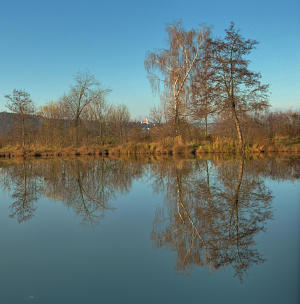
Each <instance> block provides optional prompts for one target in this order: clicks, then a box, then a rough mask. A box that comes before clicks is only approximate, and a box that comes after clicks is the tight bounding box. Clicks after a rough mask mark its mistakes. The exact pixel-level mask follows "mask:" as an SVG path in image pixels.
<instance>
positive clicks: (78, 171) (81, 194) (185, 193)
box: [0, 158, 300, 280]
mask: <svg viewBox="0 0 300 304" xmlns="http://www.w3.org/2000/svg"><path fill="white" fill-rule="evenodd" d="M146 173H150V175H147V177H148V180H147V182H149V183H150V184H151V185H152V187H153V190H154V191H156V192H160V193H163V195H164V197H165V199H164V203H163V204H162V205H161V206H158V207H157V208H156V211H155V216H154V220H153V230H152V233H151V240H152V242H153V244H154V247H156V248H162V247H165V248H168V249H170V250H173V251H175V252H176V254H177V262H176V269H177V270H178V271H179V272H183V273H189V271H190V270H191V268H192V267H194V266H207V267H209V268H210V269H218V268H220V267H225V266H230V267H232V268H233V269H234V273H235V275H236V276H237V277H238V278H239V279H240V280H242V279H243V276H244V274H245V273H246V272H247V270H248V269H249V267H250V266H251V265H254V264H259V263H262V262H263V261H264V258H263V257H262V255H261V254H260V253H259V252H258V250H257V246H256V244H255V238H256V236H257V235H258V234H259V233H261V232H262V231H263V230H264V229H265V226H266V223H267V222H268V221H269V220H271V219H272V205H271V202H272V198H273V197H272V193H271V192H270V190H269V189H268V188H267V187H266V185H265V178H271V179H276V180H278V179H291V180H295V179H299V178H300V162H299V160H294V159H283V160H278V159H277V160H275V159H261V160H250V161H249V160H247V161H245V160H243V159H237V160H219V159H212V160H205V159H202V160H201V159H197V160H174V159H164V160H155V159H151V160H148V161H147V162H145V161H121V160H111V159H90V160H87V159H81V158H80V159H72V160H58V159H56V160H40V161H37V160H22V161H19V162H18V161H12V162H8V161H2V162H0V185H1V187H2V189H4V190H6V191H8V192H9V193H10V195H11V199H12V202H11V203H10V207H9V208H10V216H11V217H12V218H15V219H16V220H17V221H18V222H19V223H22V222H24V221H27V220H29V219H31V218H32V217H33V216H34V214H35V212H36V210H37V208H38V206H37V204H38V199H39V198H40V197H47V198H50V199H52V200H55V201H60V202H62V203H63V204H65V206H67V207H68V208H70V209H72V210H73V211H74V213H75V214H76V215H77V216H79V217H80V218H81V219H82V222H83V223H89V224H93V225H97V224H99V223H100V221H101V219H103V217H104V216H105V214H106V212H107V211H108V210H112V209H113V207H112V205H111V202H112V201H113V200H114V198H115V197H116V195H117V194H119V193H123V194H124V193H127V192H129V191H130V190H131V187H132V183H133V181H134V180H136V179H138V178H141V177H143V176H146ZM145 182H146V181H145Z"/></svg>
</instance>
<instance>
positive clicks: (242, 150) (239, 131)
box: [231, 105, 244, 153]
mask: <svg viewBox="0 0 300 304" xmlns="http://www.w3.org/2000/svg"><path fill="white" fill-rule="evenodd" d="M231 112H232V116H233V119H234V123H235V127H236V132H237V135H238V139H239V145H240V149H241V152H242V153H244V140H243V134H242V129H241V126H240V122H239V119H238V116H237V113H236V110H235V106H234V105H232V107H231Z"/></svg>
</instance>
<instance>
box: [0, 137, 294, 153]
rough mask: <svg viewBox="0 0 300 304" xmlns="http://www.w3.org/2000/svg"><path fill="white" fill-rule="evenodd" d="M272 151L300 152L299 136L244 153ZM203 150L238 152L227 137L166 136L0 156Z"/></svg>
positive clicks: (17, 148)
mask: <svg viewBox="0 0 300 304" xmlns="http://www.w3.org/2000/svg"><path fill="white" fill-rule="evenodd" d="M273 152H288V153H297V154H298V153H300V138H293V139H288V138H278V139H276V140H275V141H272V142H270V143H262V144H258V143H257V144H246V145H245V153H246V154H260V153H273ZM204 153H230V154H239V153H240V148H239V145H238V142H237V141H234V140H232V139H226V138H222V139H221V138H218V137H216V138H214V139H207V140H202V141H201V142H198V143H195V142H189V143H188V142H186V143H183V142H182V141H181V139H180V138H166V139H164V140H163V141H161V142H157V143H146V142H142V143H133V142H131V143H130V142H129V143H126V144H123V145H118V146H112V145H106V146H100V145H92V146H91V145H90V146H81V147H78V148H75V147H64V148H62V147H46V146H37V145H30V146H27V147H25V149H22V147H21V146H5V147H2V148H1V149H0V157H5V158H13V157H63V156H80V155H90V156H92V155H100V156H118V155H185V156H187V155H196V154H204Z"/></svg>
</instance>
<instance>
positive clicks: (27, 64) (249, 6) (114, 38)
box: [0, 0, 300, 118]
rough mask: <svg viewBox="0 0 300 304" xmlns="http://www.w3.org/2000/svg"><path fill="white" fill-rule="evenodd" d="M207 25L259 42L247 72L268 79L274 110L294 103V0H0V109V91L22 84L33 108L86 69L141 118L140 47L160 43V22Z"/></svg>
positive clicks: (299, 29) (297, 38) (144, 90)
mask: <svg viewBox="0 0 300 304" xmlns="http://www.w3.org/2000/svg"><path fill="white" fill-rule="evenodd" d="M176 20H182V22H183V25H184V27H185V28H186V29H189V28H191V27H197V26H198V25H199V24H203V23H205V24H206V25H212V26H214V29H213V33H214V34H215V35H216V36H220V37H221V36H222V35H223V33H224V29H225V28H226V27H228V25H229V23H230V21H234V22H235V24H236V26H237V27H238V28H239V29H240V30H241V34H242V35H243V36H244V37H245V38H251V39H256V40H258V41H259V45H258V46H257V49H256V50H254V52H253V54H252V56H251V60H252V64H251V66H250V67H251V69H252V70H254V71H256V72H261V73H262V75H263V81H264V82H265V83H269V84H270V91H271V97H270V102H271V105H272V106H273V107H274V108H277V109H278V108H281V109H284V108H288V109H289V108H294V109H299V108H300V1H299V0H284V1H283V0H272V1H269V0H268V1H264V0H252V1H243V0H237V1H236V0H227V1H225V0H224V1H223V0H216V1H213V0H211V1H208V0H206V1H201V0H195V1H189V0H185V1H182V0H180V1H179V0H173V1H164V0H152V1H143V0H139V1H126V0H112V1H100V0H98V1H88V0H85V1H75V0H72V1H64V0H60V1H57V0H51V1H50V0H49V1H43V0H37V1H32V0H20V1H14V0H9V1H8V0H0V111H3V110H5V106H4V105H5V103H6V102H5V99H4V95H6V94H10V93H11V92H12V90H13V89H14V88H17V89H25V90H26V91H27V92H29V93H30V94H31V96H32V99H33V101H34V102H35V104H36V105H37V106H40V105H43V104H45V103H47V102H49V101H50V100H54V101H56V100H58V98H59V97H60V96H61V95H62V94H63V93H64V92H67V91H68V89H69V86H70V85H71V84H72V81H73V78H72V77H73V75H74V74H75V73H76V72H78V71H79V70H82V71H85V70H89V71H90V72H91V73H92V74H94V75H95V76H96V78H97V79H98V80H99V81H100V82H101V83H102V86H103V88H110V89H112V93H111V94H110V95H109V98H108V99H109V101H110V102H112V103H116V104H121V103H124V104H126V105H127V106H128V107H129V110H130V112H131V114H132V117H133V118H141V117H144V116H147V114H148V112H149V109H150V108H151V107H152V105H153V104H158V103H159V98H158V97H154V96H153V94H152V91H151V88H150V84H149V82H148V79H147V74H146V72H145V69H144V59H145V54H146V52H147V51H149V50H150V51H153V50H155V49H160V48H165V47H167V45H166V38H167V35H166V32H165V28H166V25H167V24H170V23H172V22H174V21H176Z"/></svg>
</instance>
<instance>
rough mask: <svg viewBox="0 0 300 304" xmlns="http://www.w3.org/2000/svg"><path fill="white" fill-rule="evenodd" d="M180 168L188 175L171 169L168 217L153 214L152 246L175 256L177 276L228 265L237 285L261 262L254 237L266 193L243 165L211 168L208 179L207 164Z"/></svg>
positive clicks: (265, 213) (265, 215)
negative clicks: (194, 269)
mask: <svg viewBox="0 0 300 304" xmlns="http://www.w3.org/2000/svg"><path fill="white" fill-rule="evenodd" d="M185 167H190V169H189V170H187V169H186V168H184V167H183V168H178V167H175V166H173V171H170V172H169V173H170V174H169V176H168V178H167V179H166V180H165V182H166V183H168V186H167V192H168V193H167V195H166V198H167V200H168V203H167V209H168V217H166V216H165V212H164V210H163V209H161V210H159V211H158V212H157V214H156V218H155V221H154V225H153V232H152V240H153V242H154V244H155V245H156V246H157V247H162V246H167V247H170V248H172V249H173V250H175V251H177V255H178V260H177V269H178V270H180V271H188V270H189V268H190V266H192V265H205V264H206V265H209V267H210V268H214V269H217V268H219V267H222V266H228V265H231V266H232V267H233V268H234V270H235V274H236V275H237V276H238V277H239V278H240V279H242V276H243V273H245V272H246V271H247V269H248V268H249V266H250V265H252V264H257V263H261V262H263V259H262V257H261V256H260V254H259V252H258V251H257V249H256V248H255V242H254V237H255V235H256V234H257V233H258V232H260V231H261V230H263V228H264V224H265V222H266V220H267V219H270V218H271V211H270V202H271V199H272V196H271V193H270V191H269V190H268V189H267V188H266V187H265V185H264V184H263V182H262V181H261V180H260V179H259V178H258V177H254V176H251V175H248V174H247V172H245V166H244V160H240V161H239V162H238V163H237V162H227V163H223V164H222V166H220V167H218V168H216V167H214V168H212V169H211V171H212V172H213V173H215V174H214V175H213V178H211V177H210V176H209V175H210V172H209V164H208V163H207V161H198V162H196V163H194V164H193V165H192V164H190V163H186V164H185ZM216 173H218V175H216ZM172 174H173V175H172Z"/></svg>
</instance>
